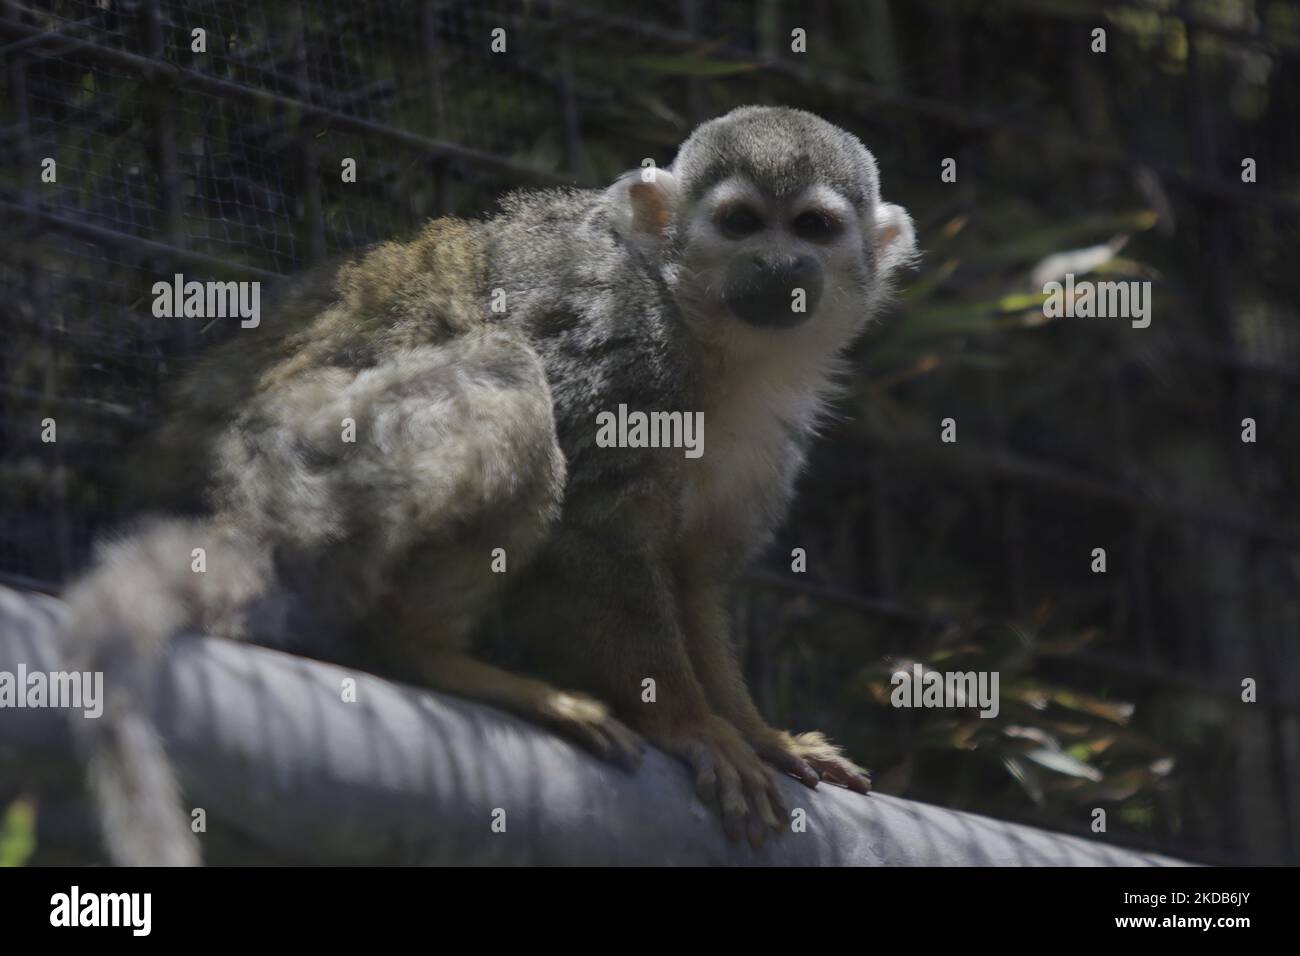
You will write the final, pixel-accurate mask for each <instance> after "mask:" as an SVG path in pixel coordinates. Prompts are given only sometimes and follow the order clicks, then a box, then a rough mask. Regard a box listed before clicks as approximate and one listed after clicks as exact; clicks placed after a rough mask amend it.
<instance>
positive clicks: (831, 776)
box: [754, 731, 871, 793]
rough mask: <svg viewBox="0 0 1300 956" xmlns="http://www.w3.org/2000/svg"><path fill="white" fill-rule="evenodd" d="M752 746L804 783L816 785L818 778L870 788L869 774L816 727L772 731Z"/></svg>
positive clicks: (856, 790)
mask: <svg viewBox="0 0 1300 956" xmlns="http://www.w3.org/2000/svg"><path fill="white" fill-rule="evenodd" d="M754 748H755V750H757V751H758V753H759V755H760V756H761V757H762V758H763V759H764V760H766V761H768V763H770V764H772V766H774V767H776V768H777V769H778V770H781V771H783V772H785V773H788V774H789V775H790V776H792V777H795V778H796V779H798V780H799V781H800V782H802V783H803V784H804V785H805V786H807V787H816V786H817V783H818V781H819V780H829V781H830V782H831V783H834V784H838V785H839V786H841V787H847V788H848V789H849V790H852V791H853V792H854V793H870V792H871V774H870V773H869V772H868V771H866V770H863V769H862V768H861V767H859V766H858V765H857V764H855V763H854V762H853V761H851V760H849V759H848V758H847V757H845V756H844V752H843V751H842V750H840V748H839V747H837V746H835V744H833V743H831V742H830V741H829V740H827V739H826V738H825V736H823V735H822V734H819V733H816V732H815V731H814V732H812V733H806V734H797V735H796V734H788V733H785V732H784V731H772V732H771V733H770V734H768V735H764V737H763V738H762V739H761V740H759V741H757V742H756V743H755V744H754Z"/></svg>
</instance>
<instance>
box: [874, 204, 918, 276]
mask: <svg viewBox="0 0 1300 956" xmlns="http://www.w3.org/2000/svg"><path fill="white" fill-rule="evenodd" d="M872 242H873V244H874V245H875V249H876V262H877V263H878V266H879V269H880V271H881V272H882V273H889V272H893V271H894V270H895V269H901V268H904V267H906V266H910V265H912V264H913V263H914V262H915V261H916V260H917V258H918V255H917V251H916V230H915V229H914V228H913V227H912V217H911V216H909V215H908V214H907V210H906V209H904V208H903V207H902V206H895V205H894V204H893V203H892V202H882V203H881V204H880V205H878V206H877V207H876V231H875V235H874V236H873V237H872Z"/></svg>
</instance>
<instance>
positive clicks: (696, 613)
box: [681, 582, 871, 793]
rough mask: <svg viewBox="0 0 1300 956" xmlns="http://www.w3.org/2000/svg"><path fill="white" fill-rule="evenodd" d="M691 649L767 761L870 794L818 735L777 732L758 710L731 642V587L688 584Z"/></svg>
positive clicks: (706, 679) (685, 602) (686, 622)
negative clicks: (728, 601) (728, 589)
mask: <svg viewBox="0 0 1300 956" xmlns="http://www.w3.org/2000/svg"><path fill="white" fill-rule="evenodd" d="M681 594H682V622H683V627H684V629H685V632H686V647H687V651H688V653H689V654H690V657H691V661H692V663H693V664H694V667H695V672H696V673H697V674H699V675H700V676H701V680H702V681H703V683H704V689H705V692H706V693H707V695H708V697H709V700H710V701H711V702H712V704H713V707H714V709H715V710H716V711H717V712H718V713H719V714H720V715H721V716H723V717H725V718H726V719H727V720H729V721H731V722H732V723H733V724H735V725H736V727H737V728H738V729H739V730H740V732H741V734H742V735H743V736H744V738H745V739H746V740H747V741H749V743H750V744H751V745H752V746H753V747H754V749H755V751H757V752H758V754H759V755H760V756H762V757H763V759H764V760H767V761H768V762H769V763H771V764H772V765H773V766H774V767H776V768H777V769H779V770H782V771H784V772H785V773H788V774H790V775H791V776H793V777H795V778H797V779H799V780H800V781H802V782H803V783H804V784H805V785H807V786H809V787H815V786H817V783H818V781H819V780H829V781H831V782H832V783H837V784H839V785H840V786H842V787H847V788H848V789H850V790H853V791H855V792H857V793H868V792H869V791H870V790H871V777H870V775H869V774H868V773H867V771H865V770H863V769H862V768H861V767H859V766H858V765H857V764H855V763H853V761H851V760H849V759H848V758H847V757H845V756H844V752H843V751H842V750H840V748H839V747H837V746H836V745H835V744H833V743H831V742H830V741H829V740H827V739H826V737H825V736H824V735H822V734H820V733H817V732H815V731H814V732H811V733H803V734H791V733H788V732H786V731H784V730H776V729H775V728H773V727H771V726H769V725H768V723H767V721H766V720H764V719H763V716H762V715H761V714H760V713H759V712H758V707H756V706H755V704H754V699H753V697H752V696H750V693H749V688H748V687H747V686H746V684H745V677H744V674H743V673H741V669H740V663H739V662H738V661H737V660H736V653H735V650H734V649H733V646H732V642H731V639H730V636H729V635H730V622H729V621H728V615H727V610H726V589H725V588H724V587H722V586H718V585H704V586H698V585H695V584H692V583H691V582H685V583H683V586H682V588H681Z"/></svg>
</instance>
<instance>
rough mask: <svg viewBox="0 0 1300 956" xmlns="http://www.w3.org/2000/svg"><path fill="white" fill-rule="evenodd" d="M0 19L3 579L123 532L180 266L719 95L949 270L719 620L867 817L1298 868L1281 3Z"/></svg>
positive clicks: (46, 6)
mask: <svg viewBox="0 0 1300 956" xmlns="http://www.w3.org/2000/svg"><path fill="white" fill-rule="evenodd" d="M2 9H3V18H2V19H0V28H2V30H0V50H2V51H3V59H4V63H3V67H4V72H3V76H4V80H3V84H4V87H5V89H4V90H3V96H2V101H3V105H0V111H2V112H0V137H2V140H0V151H2V155H3V156H4V162H3V165H2V166H0V212H2V214H3V217H4V221H5V229H4V231H3V237H2V239H0V241H2V242H3V247H2V252H0V289H2V290H3V294H2V295H0V330H2V331H3V339H2V340H0V362H2V363H3V365H2V367H3V374H2V375H0V437H2V439H3V454H2V455H0V572H3V574H2V576H0V579H2V580H5V581H7V582H9V583H17V584H27V585H32V586H46V587H52V586H56V585H57V583H58V582H60V581H62V580H65V579H66V577H67V575H68V574H69V573H71V572H72V571H74V570H75V569H76V568H77V567H78V566H80V564H81V563H82V562H84V560H85V555H86V550H87V547H88V545H89V542H90V541H91V540H92V539H93V537H94V536H95V535H96V534H98V533H101V532H103V531H104V530H105V529H106V528H107V527H110V526H111V525H112V524H113V523H114V522H116V521H118V520H120V519H121V518H122V517H124V512H125V511H126V510H127V509H126V505H125V504H124V503H125V502H126V501H127V500H129V495H127V494H126V491H125V490H124V489H122V488H121V487H119V486H115V485H114V483H113V482H112V481H111V480H110V475H111V468H110V466H111V465H112V463H113V462H114V461H116V460H117V458H118V457H119V455H120V450H121V449H122V448H123V447H124V446H126V445H127V444H128V443H129V442H131V441H133V440H135V439H137V438H139V437H140V435H141V434H142V433H143V432H144V431H146V430H147V429H148V427H149V425H150V424H151V423H152V422H155V421H156V420H157V418H158V416H159V414H160V408H159V401H160V395H161V394H162V391H161V389H162V386H163V385H164V384H165V383H166V382H167V381H168V380H169V379H171V378H172V377H173V376H175V375H177V374H179V373H181V372H183V371H184V370H185V369H186V368H187V367H188V366H189V365H190V364H192V362H193V360H194V357H195V356H197V355H198V354H200V353H201V352H202V350H203V349H204V348H206V347H207V346H208V345H209V344H210V343H211V342H213V341H215V340H216V339H218V338H220V337H222V336H224V335H227V334H229V333H230V331H231V327H232V326H233V323H231V322H226V323H221V322H218V323H215V324H208V323H200V322H189V321H187V320H158V319H155V318H153V316H152V314H151V311H150V303H151V299H152V296H151V294H150V291H149V290H150V287H151V286H152V284H153V282H154V281H157V279H158V278H160V277H169V276H170V275H171V274H172V273H173V272H176V271H183V272H184V273H185V274H186V277H187V278H199V279H204V278H240V277H244V278H263V279H270V278H273V277H274V276H276V275H279V274H287V273H290V272H293V271H294V270H296V269H298V268H300V267H302V266H305V265H308V264H310V263H312V262H315V261H318V260H321V259H323V258H326V257H328V256H329V255H331V254H333V253H336V252H341V251H346V250H349V249H353V248H356V247H358V246H361V245H364V244H366V243H368V242H372V241H374V240H378V239H382V238H388V237H391V236H394V235H401V234H402V233H406V232H410V231H411V230H413V229H414V228H416V227H417V226H418V225H419V224H420V223H421V222H422V221H424V220H425V219H427V218H429V217H432V216H438V215H444V214H453V213H454V214H459V215H468V216H473V215H478V214H481V213H482V212H484V211H486V210H489V209H490V208H491V205H492V203H493V201H494V199H495V197H496V196H497V195H498V194H499V193H500V191H501V190H502V189H503V188H506V187H510V186H516V185H529V184H546V183H572V182H577V183H580V184H587V185H596V184H600V183H603V182H606V181H608V180H609V179H611V178H612V177H613V176H614V175H616V174H617V173H619V172H621V171H622V170H624V169H627V168H632V167H635V166H637V165H639V164H640V162H641V160H642V159H643V158H645V157H650V158H653V159H654V160H655V161H656V162H657V163H659V164H660V165H664V164H666V163H668V162H670V161H671V159H672V154H673V150H674V148H675V145H676V144H677V143H678V142H680V141H681V139H682V138H683V137H684V136H685V135H686V133H687V132H688V131H689V130H690V129H691V128H692V127H693V126H694V125H695V124H696V123H697V122H698V121H700V120H702V119H705V118H708V117H709V116H712V115H716V114H718V113H720V112H723V111H725V110H726V109H728V108H730V107H732V106H736V105H740V104H745V103H779V104H786V105H792V106H799V107H803V108H806V109H810V110H813V111H815V112H818V113H820V114H821V115H823V116H825V117H826V118H828V119H830V120H832V121H834V122H836V123H839V124H841V125H843V126H845V127H846V128H848V129H850V130H852V131H853V132H855V133H856V134H858V135H859V136H860V137H861V138H862V139H863V140H864V141H865V142H866V143H867V144H868V145H869V146H870V147H871V148H872V149H873V150H874V151H875V153H876V155H877V157H878V159H879V161H880V165H881V169H882V176H883V181H884V188H885V193H886V196H887V197H888V198H889V199H891V200H893V201H896V202H901V203H902V204H904V205H905V206H907V207H908V208H909V209H910V210H911V211H912V213H913V215H914V216H915V217H916V220H917V224H918V227H919V235H920V241H921V244H922V247H923V249H924V252H925V259H924V262H923V264H922V266H921V267H920V269H919V270H918V272H917V273H916V274H915V275H913V276H911V277H910V278H909V279H908V280H907V282H906V283H905V288H904V290H903V292H902V294H901V297H900V301H899V306H898V308H897V309H895V310H894V311H893V312H892V313H891V315H890V316H889V317H888V318H887V319H885V320H884V321H882V322H881V323H880V324H879V325H878V326H877V327H876V328H874V329H873V330H872V332H871V333H870V334H869V335H868V336H867V337H866V338H865V339H864V340H863V341H862V342H861V343H860V344H859V345H858V347H857V348H856V349H855V350H854V353H853V362H852V368H853V374H852V376H851V379H850V380H849V382H848V388H847V390H846V393H845V396H844V398H843V401H842V402H841V404H840V405H839V407H838V409H837V411H838V414H837V416H836V418H835V419H834V420H833V421H832V422H831V423H829V424H828V426H827V428H826V430H825V436H824V440H823V441H822V442H821V444H820V445H819V446H818V448H817V451H816V453H815V455H814V458H813V461H812V462H811V465H810V467H809V469H808V472H807V474H806V475H805V477H804V479H803V482H802V486H801V497H800V499H799V502H798V504H797V506H796V508H795V510H794V512H793V514H792V515H791V517H790V520H789V521H788V522H787V523H786V525H785V527H784V528H783V530H782V532H781V535H780V537H779V540H778V542H777V544H776V545H775V546H774V548H773V549H772V552H771V554H770V556H769V560H768V561H767V562H765V564H764V566H763V567H761V568H759V569H756V570H755V572H754V574H753V575H752V576H751V578H750V579H749V581H748V583H747V585H746V588H745V590H744V593H743V594H742V595H741V596H740V599H739V602H738V606H737V623H738V637H739V639H740V640H741V642H742V646H743V649H744V654H745V660H746V665H747V668H748V671H749V674H750V678H751V680H752V682H753V685H754V687H755V690H756V693H757V695H758V697H759V700H760V703H761V705H762V706H763V708H764V710H765V711H766V712H767V714H768V715H769V716H770V717H771V718H773V719H774V721H775V722H777V723H782V724H786V725H789V726H791V727H793V728H795V729H805V728H808V727H813V726H817V727H821V728H823V729H825V730H828V731H829V732H831V733H832V734H833V735H834V736H836V737H837V738H838V739H840V740H842V741H843V742H845V743H846V744H847V745H848V746H849V748H850V750H851V751H852V753H853V754H854V756H856V757H857V758H858V759H859V760H860V761H861V762H864V763H866V764H868V765H870V766H871V767H873V768H874V769H875V770H876V772H877V786H878V789H881V790H884V791H887V792H892V793H898V794H903V795H907V796H911V797H914V798H917V799H921V800H927V801H933V802H937V803H943V804H946V805H949V806H954V807H960V808H965V809H971V810H977V811H980V812H984V813H989V814H992V815H995V816H999V817H1003V818H1011V819H1021V820H1025V821H1029V822H1033V823H1037V824H1040V825H1044V826H1049V827H1053V828H1056V829H1062V830H1069V831H1075V832H1081V833H1086V832H1089V831H1088V827H1089V824H1090V822H1091V821H1092V811H1093V809H1094V808H1098V807H1100V808H1103V809H1105V810H1106V811H1107V816H1108V828H1107V833H1106V835H1105V836H1104V837H1102V838H1104V839H1108V840H1112V841H1116V842H1124V843H1131V844H1135V845H1144V846H1154V847H1159V848H1162V849H1165V850H1167V851H1169V852H1172V853H1175V854H1177V855H1181V856H1185V857H1188V858H1193V859H1201V860H1210V861H1215V860H1223V861H1230V860H1238V861H1248V862H1291V863H1295V862H1297V860H1298V853H1300V849H1298V847H1297V841H1300V817H1298V814H1297V807H1298V801H1297V794H1298V793H1300V760H1298V759H1297V757H1298V756H1300V720H1298V719H1297V715H1298V713H1300V693H1298V692H1297V690H1296V685H1297V677H1298V676H1300V650H1298V649H1297V634H1298V633H1300V613H1298V611H1297V607H1298V606H1300V604H1298V602H1297V595H1298V594H1300V560H1298V558H1297V548H1298V546H1300V514H1298V511H1300V509H1298V508H1297V496H1296V493H1295V489H1296V484H1297V479H1298V478H1300V441H1298V440H1297V439H1298V437H1300V436H1298V435H1297V429H1296V426H1295V422H1294V418H1293V411H1292V410H1293V408H1294V406H1295V398H1296V394H1297V390H1298V389H1300V329H1298V327H1297V321H1296V319H1297V309H1296V305H1295V303H1296V301H1297V298H1298V297H1300V288H1298V286H1300V279H1298V276H1297V273H1298V272H1300V270H1297V268H1296V264H1297V258H1296V252H1295V250H1296V249H1297V246H1298V245H1300V227H1298V225H1297V223H1298V222H1300V161H1298V160H1297V155H1298V154H1300V143H1298V142H1297V138H1298V137H1300V122H1298V121H1297V120H1298V119H1300V115H1298V114H1300V109H1298V107H1300V92H1298V90H1300V6H1298V5H1297V4H1296V3H1295V2H1293V0H1214V2H1211V0H1203V2H1200V0H1187V2H1184V0H1095V2H1089V0H987V2H974V0H971V2H958V0H870V2H842V3H840V2H828V0H808V2H803V3H799V4H780V3H776V2H756V3H743V2H732V0H714V2H709V0H699V2H693V0H683V2H676V3H665V4H617V3H609V2H595V0H593V2H583V3H577V2H575V3H568V2H558V0H556V2H490V3H459V2H414V0H402V2H389V3H355V2H344V0H330V2H319V3H307V2H301V3H299V2H267V3H254V2H248V3H245V2H224V0H211V2H205V0H178V2H170V0H134V2H128V0H98V2H85V0H66V2H61V0H45V2H40V0H17V2H14V0H5V2H4V3H3V5H2ZM196 27H202V28H204V29H205V30H206V31H207V52H206V53H194V52H192V51H191V31H192V30H193V29H194V28H196ZM496 27H502V28H505V29H506V31H507V51H506V52H505V53H502V54H495V55H494V54H492V53H491V52H490V51H489V43H490V34H491V31H492V30H493V29H494V28H496ZM1097 27H1101V28H1104V29H1105V31H1106V38H1107V49H1106V52H1105V53H1098V52H1093V50H1092V42H1093V40H1092V31H1093V30H1094V29H1095V28H1097ZM795 28H802V29H803V30H805V31H806V36H807V52H806V53H793V52H791V50H790V36H791V33H790V31H791V30H792V29H795ZM47 156H49V157H54V158H55V159H56V160H57V162H58V180H57V183H54V184H47V183H41V182H40V181H39V172H40V162H41V160H42V159H43V158H44V157H47ZM343 157H353V158H355V159H356V160H357V165H358V181H357V182H356V183H355V184H344V183H342V182H341V181H340V176H339V168H340V167H339V164H340V161H341V159H342V158H343ZM1246 157H1250V158H1252V159H1254V160H1255V162H1256V164H1257V168H1258V181H1257V182H1254V183H1249V184H1247V183H1243V182H1242V180H1241V168H1242V165H1241V164H1242V160H1243V159H1244V158H1246ZM945 158H953V159H955V160H956V161H957V171H958V178H957V181H956V182H955V183H944V182H942V181H941V179H940V171H941V166H940V164H941V162H942V160H943V159H945ZM1108 243H1109V245H1106V244H1108ZM1058 254H1062V255H1064V256H1065V257H1066V258H1064V259H1063V260H1058V262H1059V263H1062V264H1063V265H1064V266H1065V267H1066V268H1061V269H1060V270H1059V271H1061V272H1064V271H1075V272H1077V273H1083V272H1086V271H1088V270H1089V269H1095V271H1096V272H1097V276H1095V277H1097V278H1108V279H1117V280H1129V279H1140V280H1149V281H1150V282H1151V283H1152V285H1153V289H1154V296H1155V298H1154V307H1153V320H1152V323H1151V326H1150V327H1149V328H1146V329H1134V328H1132V327H1131V326H1130V325H1129V323H1128V322H1127V321H1122V320H1113V319H1112V320H1107V319H1060V320H1046V319H1044V316H1043V311H1042V308H1041V299H1042V296H1041V288H1042V279H1041V277H1038V278H1036V277H1035V272H1036V269H1037V268H1043V267H1044V265H1043V264H1044V260H1045V259H1047V257H1049V256H1053V255H1058ZM45 417H53V418H55V419H56V421H57V423H58V441H57V443H54V444H46V443H43V442H42V441H41V440H40V432H41V425H40V423H41V420H42V419H43V418H45ZM948 417H951V418H953V419H955V420H956V422H957V429H958V441H957V442H956V443H955V444H944V443H941V442H940V441H939V434H940V425H939V423H940V421H941V419H944V418H948ZM1246 417H1250V418H1253V419H1254V420H1255V421H1256V423H1257V428H1258V441H1257V442H1255V443H1253V444H1247V443H1244V442H1243V441H1242V440H1241V432H1242V424H1241V423H1242V419H1243V418H1246ZM1098 547H1102V548H1105V549H1106V553H1107V570H1106V572H1105V573H1104V574H1098V573H1094V572H1093V571H1092V570H1091V565H1092V550H1093V549H1094V548H1098ZM794 548H802V549H804V550H805V552H806V554H807V571H806V572H804V573H795V572H793V571H792V570H791V557H790V555H791V550H792V549H794ZM912 662H920V663H922V664H923V665H925V666H927V667H932V668H936V669H940V670H954V669H961V670H967V669H976V670H990V669H992V670H997V671H998V672H999V673H1000V675H1001V690H1002V709H1001V714H1000V715H999V717H998V718H997V719H994V720H981V719H979V718H977V717H976V716H975V715H974V713H973V712H954V711H950V710H949V711H904V710H895V709H893V708H891V707H890V706H889V705H888V699H887V697H888V692H889V690H890V688H889V683H888V679H889V674H890V672H891V671H892V670H893V669H895V668H896V667H898V666H899V665H908V666H910V664H911V663H912ZM1247 677H1250V678H1254V679H1255V680H1256V681H1258V682H1259V700H1258V702H1257V703H1253V704H1245V703H1242V701H1241V682H1242V680H1243V679H1244V678H1247ZM37 810H38V812H39V808H37ZM29 816H30V805H29V804H27V803H24V804H21V805H19V807H18V809H17V810H15V811H14V812H13V813H12V814H11V816H10V829H11V830H12V829H14V828H19V829H21V827H22V826H23V825H24V824H23V821H24V820H27V819H28V818H29ZM5 832H7V831H4V829H3V828H2V827H0V836H3V834H4V833H5ZM14 840H17V841H18V843H19V844H21V845H24V846H26V844H25V843H24V842H23V841H22V840H21V839H19V838H17V837H13V836H12V834H10V837H7V838H5V839H4V840H0V845H13V844H14Z"/></svg>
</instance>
